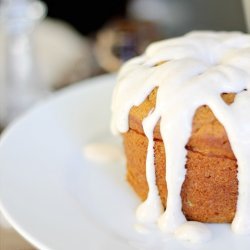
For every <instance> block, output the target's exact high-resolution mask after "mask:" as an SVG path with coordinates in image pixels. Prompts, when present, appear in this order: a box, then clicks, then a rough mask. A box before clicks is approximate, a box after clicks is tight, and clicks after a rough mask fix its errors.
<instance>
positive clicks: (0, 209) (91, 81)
mask: <svg viewBox="0 0 250 250" xmlns="http://www.w3.org/2000/svg"><path fill="white" fill-rule="evenodd" d="M115 77H116V73H107V74H102V75H98V76H94V77H91V78H87V79H84V80H82V81H78V82H76V83H73V84H72V85H70V86H67V87H65V88H63V89H61V90H58V91H56V92H54V93H52V94H51V95H49V96H48V97H47V98H45V99H43V100H41V101H38V102H37V103H36V104H35V105H34V106H32V107H31V108H29V109H28V110H27V111H25V112H24V113H23V114H21V115H20V116H18V117H17V118H16V119H14V120H13V121H12V122H11V123H10V124H9V125H8V126H7V127H6V128H5V129H4V130H3V131H2V133H1V135H0V151H1V149H2V148H3V147H4V145H5V141H8V138H9V137H10V136H11V135H12V133H13V131H15V129H16V128H17V127H19V126H20V124H22V123H23V122H24V121H25V120H26V119H28V118H29V117H30V116H31V115H32V114H33V113H34V112H36V111H37V110H39V109H42V108H43V107H45V106H46V105H51V103H53V102H56V100H58V99H59V98H63V97H64V96H65V95H70V94H71V93H73V92H76V91H77V89H83V88H89V87H90V88H91V87H93V85H99V84H101V83H100V81H103V80H107V81H112V80H113V79H114V80H115ZM0 179H1V175H0ZM0 213H1V214H2V215H3V217H4V219H6V221H7V222H8V223H9V224H10V225H11V227H12V228H13V229H14V230H16V231H17V232H18V233H19V234H20V235H21V236H22V237H23V238H24V239H25V240H26V241H28V242H29V243H30V244H31V245H32V246H34V247H36V248H38V249H41V250H54V249H52V248H50V247H49V246H46V245H45V244H44V243H42V242H41V241H39V240H38V239H36V238H35V237H33V235H32V234H30V233H29V232H26V230H24V229H23V228H22V226H21V225H19V224H18V223H17V222H16V221H15V219H13V217H12V215H11V214H10V213H9V212H8V209H7V208H6V207H5V205H4V204H3V202H2V199H1V196H0Z"/></svg>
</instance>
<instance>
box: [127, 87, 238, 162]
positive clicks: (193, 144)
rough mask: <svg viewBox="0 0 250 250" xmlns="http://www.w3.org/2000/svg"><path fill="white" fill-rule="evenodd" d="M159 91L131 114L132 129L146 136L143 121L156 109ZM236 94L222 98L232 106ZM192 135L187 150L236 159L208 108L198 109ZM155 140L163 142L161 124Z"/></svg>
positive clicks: (155, 132)
mask: <svg viewBox="0 0 250 250" xmlns="http://www.w3.org/2000/svg"><path fill="white" fill-rule="evenodd" d="M156 94H157V89H154V90H153V92H152V93H151V94H150V95H149V96H148V98H147V99H146V100H145V101H144V102H143V103H142V104H141V105H140V106H138V107H133V108H132V109H131V110H130V114H129V127H130V129H132V130H134V131H136V132H138V133H140V134H144V132H143V128H142V120H143V119H144V118H145V117H146V116H147V115H148V113H149V111H150V110H152V109H153V108H154V107H155V101H156ZM234 97H235V94H223V95H222V98H223V100H224V101H225V102H226V103H227V104H231V103H232V102H233V100H234ZM192 127H193V129H192V135H191V137H190V139H189V142H188V144H187V148H189V149H191V150H192V151H195V152H200V153H202V154H206V155H211V156H219V157H227V158H230V159H236V158H235V156H234V153H233V151H232V149H231V146H230V143H229V141H228V137H227V133H226V131H225V129H224V127H223V125H222V124H221V123H220V122H219V121H218V120H217V118H216V117H215V116H214V114H213V112H212V111H211V109H210V108H209V107H208V106H205V105H204V106H202V107H200V108H198V109H197V111H196V113H195V115H194V119H193V125H192ZM154 138H155V139H157V140H162V138H161V134H160V125H159V122H158V124H157V126H156V128H155V130H154Z"/></svg>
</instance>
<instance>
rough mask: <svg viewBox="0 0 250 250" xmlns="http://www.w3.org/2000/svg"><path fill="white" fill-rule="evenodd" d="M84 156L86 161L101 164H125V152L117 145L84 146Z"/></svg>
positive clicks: (95, 144) (96, 144) (93, 144)
mask: <svg viewBox="0 0 250 250" xmlns="http://www.w3.org/2000/svg"><path fill="white" fill-rule="evenodd" d="M83 154H84V156H85V158H86V159H88V160H91V161H93V162H95V163H99V164H112V163H117V162H123V159H124V154H123V151H122V150H121V149H120V148H119V147H117V145H113V144H108V143H90V144H87V145H85V146H84V148H83Z"/></svg>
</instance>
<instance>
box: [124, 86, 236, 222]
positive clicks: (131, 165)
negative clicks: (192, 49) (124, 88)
mask: <svg viewBox="0 0 250 250" xmlns="http://www.w3.org/2000/svg"><path fill="white" fill-rule="evenodd" d="M156 95H157V89H154V91H153V92H152V93H151V94H150V95H149V96H148V98H147V99H146V100H145V101H144V102H143V103H142V104H141V105H140V106H138V107H133V108H132V109H131V110H130V114H129V127H130V130H129V131H128V132H127V133H124V134H123V139H124V147H125V154H126V157H127V179H128V181H129V182H130V184H131V185H132V186H133V188H134V190H135V191H136V193H137V194H138V195H139V196H140V197H141V198H142V199H143V200H145V199H146V197H147V192H148V185H147V181H146V172H145V164H146V154H147V144H148V141H147V138H146V136H145V135H144V132H143V128H142V120H143V119H144V118H145V117H146V116H147V115H148V113H149V111H150V110H152V109H153V108H154V107H155V102H156ZM221 97H222V98H223V100H224V101H225V102H226V103H227V104H228V105H230V104H231V103H232V102H233V101H234V97H235V94H232V93H231V94H222V95H221ZM159 124H160V122H158V124H157V126H156V128H155V130H154V140H155V147H154V150H155V166H156V182H157V186H158V189H159V194H160V197H161V199H162V203H163V204H164V205H165V204H166V196H167V190H166V182H165V151H164V143H163V142H162V138H161V134H160V125H159ZM176 139H177V140H178V138H176ZM186 148H187V152H188V153H187V163H186V169H187V173H186V178H185V181H184V183H183V186H182V192H181V197H182V209H183V212H184V214H185V215H186V217H187V219H189V220H197V221H201V222H231V221H232V220H233V218H234V214H235V210H236V203H237V195H238V180H237V161H236V158H235V156H234V153H233V151H232V149H231V146H230V143H229V140H228V137H227V134H226V131H225V129H224V127H223V125H222V124H221V123H220V122H219V121H218V120H217V119H216V117H215V116H214V114H213V112H212V111H211V109H210V108H209V107H207V106H205V105H204V106H202V107H200V108H198V109H197V111H196V113H195V115H194V118H193V124H192V134H191V137H190V139H189V141H188V143H187V145H186Z"/></svg>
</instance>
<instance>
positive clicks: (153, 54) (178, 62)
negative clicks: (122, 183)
mask: <svg viewBox="0 0 250 250" xmlns="http://www.w3.org/2000/svg"><path fill="white" fill-rule="evenodd" d="M249 85H250V35H247V34H243V33H240V32H211V31H205V32H191V33H188V34H187V35H185V36H183V37H179V38H173V39H169V40H164V41H161V42H156V43H153V44H152V45H150V46H149V47H148V48H147V50H146V52H145V53H144V54H143V55H142V56H140V57H137V58H134V59H132V60H130V61H129V62H127V63H126V64H125V65H124V66H123V67H122V68H121V70H120V72H119V74H118V83H117V85H116V87H115V89H114V93H113V102H112V112H113V117H112V130H113V131H114V132H116V133H117V132H118V133H124V132H126V131H128V129H129V122H128V117H129V112H130V110H131V108H132V107H133V106H139V105H140V104H141V103H142V102H143V101H144V100H145V99H146V98H147V96H148V95H149V94H150V93H151V92H152V91H153V90H154V89H155V88H158V90H157V97H156V105H155V107H154V108H153V109H152V110H150V112H149V113H148V116H147V117H146V118H145V119H144V120H143V130H144V133H145V135H146V136H147V138H148V152H147V160H146V175H147V181H148V186H149V193H148V198H147V200H146V201H145V202H144V203H143V204H142V205H141V206H140V207H139V208H138V210H137V216H138V219H139V220H140V221H142V222H147V223H148V222H156V221H158V224H159V226H160V228H162V229H163V230H164V231H167V232H174V231H175V230H177V229H178V228H179V227H180V226H181V225H183V224H185V223H186V219H185V217H184V215H183V213H182V210H181V198H180V192H181V187H182V184H183V181H184V179H185V173H186V170H185V163H186V154H187V152H186V149H185V145H186V144H187V142H188V139H189V137H190V135H191V131H192V120H193V116H194V114H195V111H196V110H197V108H199V107H200V106H202V105H207V106H209V107H210V108H211V110H212V112H213V113H214V115H215V116H216V118H217V119H218V120H219V121H220V122H221V123H222V124H223V126H224V128H225V130H226V132H227V134H228V138H229V141H230V144H231V147H232V150H233V152H234V154H235V156H236V158H237V163H238V180H239V187H238V193H239V194H238V202H237V211H236V215H235V218H234V220H233V223H232V229H233V231H235V232H237V233H250V214H249V213H248V212H247V211H248V208H249V207H250V178H249V177H250V167H249V163H250V151H249V149H250V129H249V128H250V127H249V124H250V92H249V91H248V89H249ZM222 93H237V96H236V97H235V100H234V102H233V103H232V104H230V105H228V104H227V103H225V102H224V101H223V99H222V97H221V94H222ZM159 121H160V132H161V136H162V139H163V142H164V145H165V155H166V172H167V176H166V183H167V188H168V199H167V204H166V207H167V209H166V211H165V212H164V213H163V210H162V207H161V205H160V200H159V195H158V190H157V186H156V183H155V169H154V137H153V131H154V128H155V126H156V124H157V123H158V122H159ZM156 204H157V205H156ZM162 213H163V214H162ZM159 218H160V219H159Z"/></svg>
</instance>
